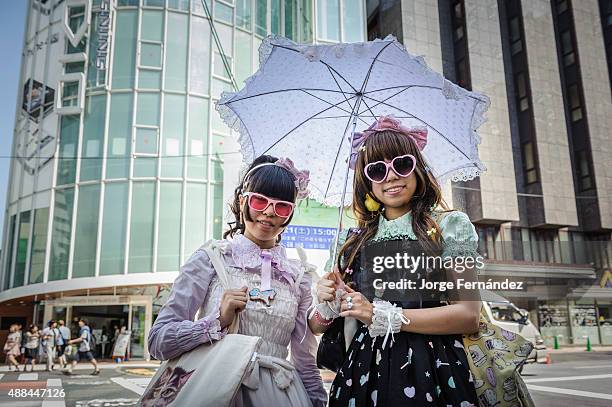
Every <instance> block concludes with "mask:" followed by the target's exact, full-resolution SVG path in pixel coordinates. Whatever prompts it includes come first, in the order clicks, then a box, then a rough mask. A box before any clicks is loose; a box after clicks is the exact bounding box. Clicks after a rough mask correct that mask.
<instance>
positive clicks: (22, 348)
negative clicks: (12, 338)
mask: <svg viewBox="0 0 612 407" xmlns="http://www.w3.org/2000/svg"><path fill="white" fill-rule="evenodd" d="M17 333H18V334H19V350H20V351H21V356H20V357H19V359H20V362H21V363H24V362H25V335H24V334H23V325H21V324H19V323H18V324H17Z"/></svg>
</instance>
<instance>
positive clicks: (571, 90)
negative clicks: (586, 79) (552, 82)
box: [567, 84, 582, 122]
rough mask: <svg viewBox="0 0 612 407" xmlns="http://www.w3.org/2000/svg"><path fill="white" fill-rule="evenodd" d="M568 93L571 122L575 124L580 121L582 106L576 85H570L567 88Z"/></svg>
mask: <svg viewBox="0 0 612 407" xmlns="http://www.w3.org/2000/svg"><path fill="white" fill-rule="evenodd" d="M567 92H568V101H569V107H570V116H571V118H572V122H577V121H578V120H580V119H582V106H581V103H580V94H579V92H578V85H577V84H574V85H570V86H569V87H568V88H567Z"/></svg>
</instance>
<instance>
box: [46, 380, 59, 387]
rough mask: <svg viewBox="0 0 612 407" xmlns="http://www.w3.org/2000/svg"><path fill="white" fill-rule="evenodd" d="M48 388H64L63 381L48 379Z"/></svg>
mask: <svg viewBox="0 0 612 407" xmlns="http://www.w3.org/2000/svg"><path fill="white" fill-rule="evenodd" d="M47 386H48V387H62V379H47Z"/></svg>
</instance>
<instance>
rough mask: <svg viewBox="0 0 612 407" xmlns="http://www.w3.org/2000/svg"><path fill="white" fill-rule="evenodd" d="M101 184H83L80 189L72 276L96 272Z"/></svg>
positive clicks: (85, 275) (88, 275)
mask: <svg viewBox="0 0 612 407" xmlns="http://www.w3.org/2000/svg"><path fill="white" fill-rule="evenodd" d="M99 208H100V184H94V185H83V186H81V187H80V190H79V203H78V205H77V217H76V228H75V232H74V233H75V238H74V255H73V267H72V277H73V278H75V277H93V276H94V275H95V273H96V247H97V244H98V214H99Z"/></svg>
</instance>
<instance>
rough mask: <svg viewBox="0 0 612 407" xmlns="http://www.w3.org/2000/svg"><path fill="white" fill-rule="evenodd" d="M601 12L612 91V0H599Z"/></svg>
mask: <svg viewBox="0 0 612 407" xmlns="http://www.w3.org/2000/svg"><path fill="white" fill-rule="evenodd" d="M599 14H600V16H601V28H602V31H603V34H604V43H605V46H606V56H607V59H608V76H609V78H610V90H611V91H612V1H610V0H599Z"/></svg>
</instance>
